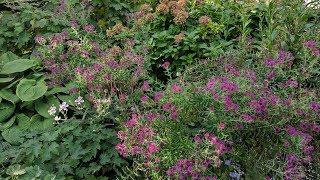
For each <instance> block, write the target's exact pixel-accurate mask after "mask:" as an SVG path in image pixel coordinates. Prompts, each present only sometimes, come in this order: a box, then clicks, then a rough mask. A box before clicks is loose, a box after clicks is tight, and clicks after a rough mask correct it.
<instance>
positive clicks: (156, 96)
mask: <svg viewBox="0 0 320 180" xmlns="http://www.w3.org/2000/svg"><path fill="white" fill-rule="evenodd" d="M162 97H163V93H162V92H156V93H155V94H154V96H153V100H154V101H155V102H158V101H159V100H160V99H161V98H162Z"/></svg>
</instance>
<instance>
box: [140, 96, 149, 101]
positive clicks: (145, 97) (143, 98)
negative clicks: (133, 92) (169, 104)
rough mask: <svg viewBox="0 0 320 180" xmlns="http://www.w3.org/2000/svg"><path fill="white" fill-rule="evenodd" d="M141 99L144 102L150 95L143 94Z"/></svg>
mask: <svg viewBox="0 0 320 180" xmlns="http://www.w3.org/2000/svg"><path fill="white" fill-rule="evenodd" d="M140 99H141V101H142V102H146V101H148V96H147V95H143V96H141V98H140Z"/></svg>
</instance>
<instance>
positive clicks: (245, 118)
mask: <svg viewBox="0 0 320 180" xmlns="http://www.w3.org/2000/svg"><path fill="white" fill-rule="evenodd" d="M241 117H242V119H243V120H245V121H247V122H253V121H254V119H253V117H251V116H250V115H249V114H243V115H242V116H241Z"/></svg>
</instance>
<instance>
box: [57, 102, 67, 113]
mask: <svg viewBox="0 0 320 180" xmlns="http://www.w3.org/2000/svg"><path fill="white" fill-rule="evenodd" d="M68 107H69V105H68V104H67V103H66V102H62V104H60V107H59V111H60V112H61V111H67V110H68Z"/></svg>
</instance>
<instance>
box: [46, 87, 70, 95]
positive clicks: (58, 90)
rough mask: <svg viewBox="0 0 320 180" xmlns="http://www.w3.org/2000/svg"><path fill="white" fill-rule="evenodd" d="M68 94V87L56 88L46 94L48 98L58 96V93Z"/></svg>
mask: <svg viewBox="0 0 320 180" xmlns="http://www.w3.org/2000/svg"><path fill="white" fill-rule="evenodd" d="M66 92H68V88H66V87H54V88H52V89H50V90H49V91H47V92H46V94H45V95H46V96H49V95H53V94H57V93H66Z"/></svg>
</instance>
